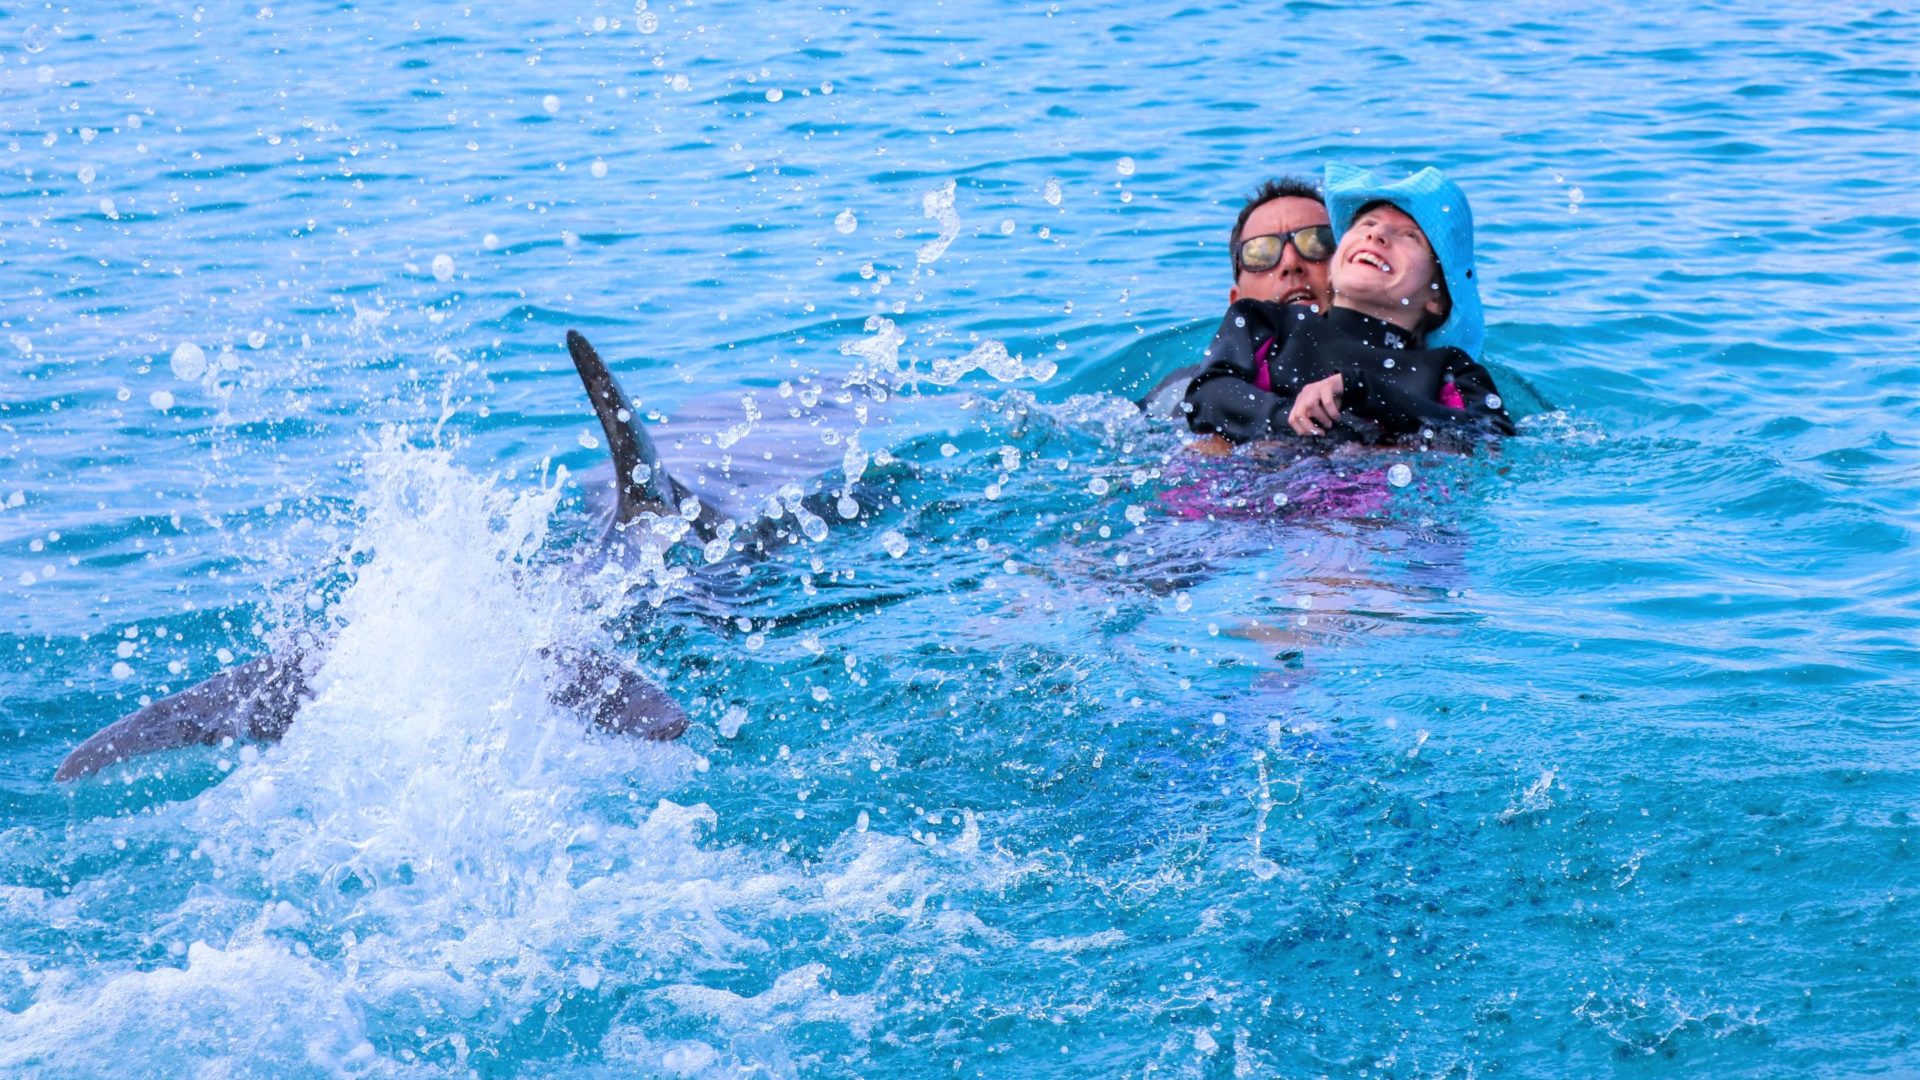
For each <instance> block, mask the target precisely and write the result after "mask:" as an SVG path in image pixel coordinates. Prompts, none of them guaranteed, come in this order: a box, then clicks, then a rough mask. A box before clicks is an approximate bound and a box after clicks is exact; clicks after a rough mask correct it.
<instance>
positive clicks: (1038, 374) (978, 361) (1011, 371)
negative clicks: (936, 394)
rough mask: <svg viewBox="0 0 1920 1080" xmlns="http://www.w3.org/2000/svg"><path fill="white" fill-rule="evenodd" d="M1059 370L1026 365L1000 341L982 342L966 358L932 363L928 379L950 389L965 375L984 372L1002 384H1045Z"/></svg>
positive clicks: (1049, 363)
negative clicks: (1023, 382) (1019, 382)
mask: <svg viewBox="0 0 1920 1080" xmlns="http://www.w3.org/2000/svg"><path fill="white" fill-rule="evenodd" d="M1059 370H1060V365H1058V364H1056V363H1054V362H1053V361H1051V360H1035V361H1034V362H1032V363H1027V362H1026V361H1025V360H1023V359H1022V358H1021V357H1018V356H1012V355H1009V354H1008V352H1007V347H1006V346H1005V345H1003V344H1001V343H1000V342H998V341H983V342H981V343H980V344H979V345H977V346H975V347H974V348H973V350H972V351H970V352H968V353H967V354H966V355H965V356H961V357H957V358H951V359H949V358H942V359H939V360H935V361H934V362H933V370H932V372H931V373H929V374H928V376H927V380H928V381H929V382H932V383H935V384H937V385H940V386H952V385H953V384H954V383H957V382H959V381H960V379H961V378H962V377H963V376H965V375H966V374H967V373H968V372H973V371H984V372H986V373H987V374H988V375H991V376H993V377H994V378H995V379H997V380H999V381H1000V382H1003V383H1009V382H1017V381H1019V380H1021V379H1035V380H1037V381H1039V382H1046V381H1047V380H1049V379H1051V378H1053V377H1054V375H1055V374H1057V373H1058V372H1059Z"/></svg>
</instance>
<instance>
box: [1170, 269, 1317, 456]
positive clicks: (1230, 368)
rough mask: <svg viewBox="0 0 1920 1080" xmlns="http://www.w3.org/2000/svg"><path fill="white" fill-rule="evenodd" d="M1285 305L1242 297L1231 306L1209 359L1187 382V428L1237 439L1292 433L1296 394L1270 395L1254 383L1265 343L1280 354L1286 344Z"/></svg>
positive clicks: (1254, 438) (1209, 353) (1238, 441)
mask: <svg viewBox="0 0 1920 1080" xmlns="http://www.w3.org/2000/svg"><path fill="white" fill-rule="evenodd" d="M1285 311H1286V308H1285V307H1283V306H1281V305H1279V304H1269V303H1266V302H1264V301H1260V300H1242V301H1240V302H1238V303H1236V304H1234V305H1233V306H1232V307H1229V308H1228V309H1227V316H1226V318H1224V319H1222V320H1220V329H1219V330H1218V331H1217V332H1215V333H1214V335H1213V343H1212V344H1211V345H1208V346H1207V357H1206V362H1205V363H1204V364H1202V365H1201V367H1200V373H1199V374H1198V375H1195V376H1194V377H1193V382H1192V383H1190V384H1188V386H1187V398H1186V403H1185V404H1186V413H1187V427H1189V428H1191V429H1192V430H1193V431H1195V432H1196V433H1198V434H1201V435H1224V436H1226V437H1227V438H1228V439H1231V440H1232V441H1234V442H1237V443H1244V442H1252V441H1254V440H1256V439H1270V438H1272V437H1274V436H1275V435H1281V434H1291V433H1292V430H1293V429H1291V428H1289V427H1288V426H1287V410H1289V409H1291V408H1292V407H1293V398H1292V397H1291V396H1283V395H1280V394H1272V393H1268V392H1267V391H1265V390H1262V389H1260V388H1259V387H1256V386H1255V385H1254V384H1253V382H1254V379H1255V378H1256V377H1257V376H1258V374H1259V371H1260V364H1261V352H1260V348H1261V346H1262V345H1265V344H1267V343H1268V342H1272V346H1271V352H1274V353H1277V352H1278V351H1279V349H1280V346H1282V345H1284V344H1286V338H1287V324H1288V319H1287V318H1286V317H1285V315H1284V313H1285Z"/></svg>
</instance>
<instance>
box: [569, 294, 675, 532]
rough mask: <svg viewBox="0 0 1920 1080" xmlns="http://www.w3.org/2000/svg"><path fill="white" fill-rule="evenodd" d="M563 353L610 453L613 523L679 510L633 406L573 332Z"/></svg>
mask: <svg viewBox="0 0 1920 1080" xmlns="http://www.w3.org/2000/svg"><path fill="white" fill-rule="evenodd" d="M567 352H568V353H570V354H571V355H572V356H573V366H574V368H575V369H577V370H578V371H579V372H580V381H581V382H583V383H585V384H586V386H587V399H588V400H590V401H592V402H593V412H594V415H596V416H598V417H599V418H600V429H601V430H602V431H604V432H606V435H607V451H608V453H610V454H612V455H613V484H614V488H615V489H616V490H617V491H618V492H619V495H620V503H619V508H618V509H617V510H616V511H615V512H614V517H613V520H614V521H615V522H616V523H621V522H628V521H632V520H633V519H634V518H636V517H638V516H639V515H640V514H642V513H646V512H652V513H655V514H674V513H678V512H679V504H680V498H679V496H680V491H679V485H678V484H675V483H674V480H673V477H671V476H669V475H668V474H667V470H666V468H665V467H664V466H662V465H661V464H660V452H659V451H658V450H656V449H655V448H654V445H653V439H652V438H650V437H648V435H647V429H646V425H644V424H642V423H641V422H640V418H639V416H638V414H637V413H635V411H634V408H633V402H632V401H630V400H628V398H627V393H626V391H624V390H622V389H620V384H619V382H617V381H616V380H615V379H614V377H613V372H611V371H609V370H608V369H607V364H606V361H604V360H602V359H600V354H599V353H597V352H595V351H594V349H593V346H592V345H589V344H588V343H587V339H586V338H584V337H582V336H581V335H580V334H579V332H577V331H574V330H569V331H567Z"/></svg>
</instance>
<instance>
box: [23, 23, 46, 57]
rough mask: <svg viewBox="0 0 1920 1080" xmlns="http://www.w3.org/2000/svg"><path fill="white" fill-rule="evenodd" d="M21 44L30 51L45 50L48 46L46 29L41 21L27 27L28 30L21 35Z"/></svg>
mask: <svg viewBox="0 0 1920 1080" xmlns="http://www.w3.org/2000/svg"><path fill="white" fill-rule="evenodd" d="M20 44H21V46H22V47H23V48H25V49H26V50H27V51H28V52H30V53H39V52H45V51H46V48H47V31H46V29H45V28H43V27H42V26H41V25H40V24H39V23H35V24H33V25H32V26H29V27H27V32H26V33H24V34H21V35H20Z"/></svg>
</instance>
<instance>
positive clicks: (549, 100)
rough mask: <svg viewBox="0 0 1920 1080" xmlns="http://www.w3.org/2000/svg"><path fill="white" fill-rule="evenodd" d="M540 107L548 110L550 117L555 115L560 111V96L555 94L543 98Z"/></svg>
mask: <svg viewBox="0 0 1920 1080" xmlns="http://www.w3.org/2000/svg"><path fill="white" fill-rule="evenodd" d="M540 107H541V108H543V109H545V110H547V113H548V115H552V114H553V113H557V112H559V111H560V98H559V96H558V95H555V94H548V95H547V96H546V97H543V98H541V99H540Z"/></svg>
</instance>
